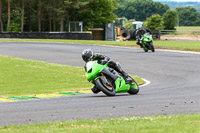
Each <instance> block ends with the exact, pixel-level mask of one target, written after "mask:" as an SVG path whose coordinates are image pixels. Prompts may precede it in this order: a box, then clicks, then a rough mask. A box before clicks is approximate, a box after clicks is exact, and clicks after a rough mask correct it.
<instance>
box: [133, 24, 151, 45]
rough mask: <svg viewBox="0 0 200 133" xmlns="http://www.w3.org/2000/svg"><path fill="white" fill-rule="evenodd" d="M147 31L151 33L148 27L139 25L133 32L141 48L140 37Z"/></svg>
mask: <svg viewBox="0 0 200 133" xmlns="http://www.w3.org/2000/svg"><path fill="white" fill-rule="evenodd" d="M146 32H149V33H150V34H151V31H150V30H149V29H144V28H143V27H139V28H138V29H137V30H136V32H135V36H136V40H137V41H136V44H137V45H140V47H141V48H143V46H142V43H140V38H141V37H142V36H143V35H144V34H145V33H146Z"/></svg>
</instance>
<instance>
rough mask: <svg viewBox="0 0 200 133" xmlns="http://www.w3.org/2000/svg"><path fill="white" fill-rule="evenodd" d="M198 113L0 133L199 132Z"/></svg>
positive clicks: (15, 128)
mask: <svg viewBox="0 0 200 133" xmlns="http://www.w3.org/2000/svg"><path fill="white" fill-rule="evenodd" d="M199 125H200V114H191V115H174V116H152V117H129V118H117V119H105V120H78V121H68V122H64V121H63V122H56V123H42V124H30V125H21V126H4V127H0V132H1V133H122V132H124V133H199V132H200V126H199Z"/></svg>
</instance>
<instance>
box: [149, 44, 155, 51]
mask: <svg viewBox="0 0 200 133" xmlns="http://www.w3.org/2000/svg"><path fill="white" fill-rule="evenodd" d="M149 47H150V49H151V51H152V52H155V49H154V46H153V43H150V44H149Z"/></svg>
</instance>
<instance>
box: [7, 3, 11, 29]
mask: <svg viewBox="0 0 200 133" xmlns="http://www.w3.org/2000/svg"><path fill="white" fill-rule="evenodd" d="M9 26H10V0H8V23H7V31H8V28H9Z"/></svg>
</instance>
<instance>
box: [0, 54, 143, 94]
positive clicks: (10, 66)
mask: <svg viewBox="0 0 200 133" xmlns="http://www.w3.org/2000/svg"><path fill="white" fill-rule="evenodd" d="M0 76H1V78H0V92H1V93H0V96H21V95H31V94H43V93H45V94H47V93H55V92H61V91H78V90H82V89H84V88H91V87H92V84H91V83H89V82H88V81H87V80H86V78H85V72H84V69H83V68H76V67H71V66H63V65H58V64H51V63H45V62H39V61H33V60H23V59H17V58H13V57H7V56H0ZM135 79H136V82H138V83H139V84H142V83H143V81H142V80H141V79H139V78H137V77H135Z"/></svg>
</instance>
